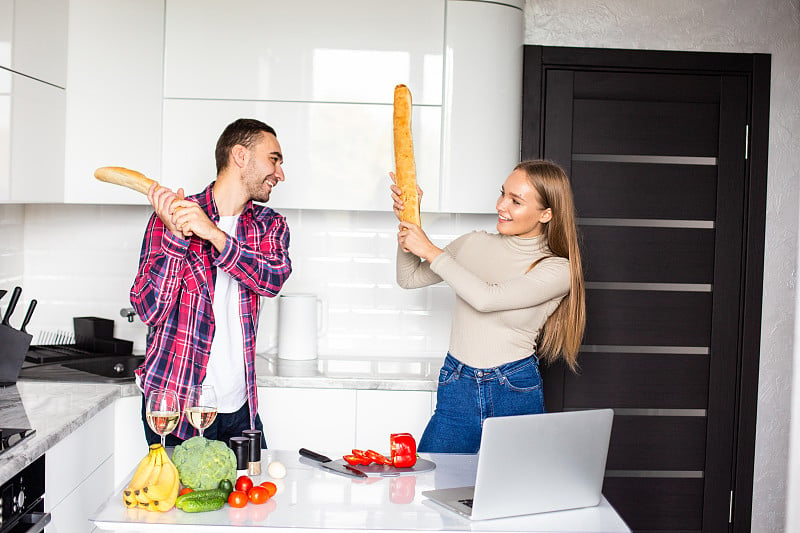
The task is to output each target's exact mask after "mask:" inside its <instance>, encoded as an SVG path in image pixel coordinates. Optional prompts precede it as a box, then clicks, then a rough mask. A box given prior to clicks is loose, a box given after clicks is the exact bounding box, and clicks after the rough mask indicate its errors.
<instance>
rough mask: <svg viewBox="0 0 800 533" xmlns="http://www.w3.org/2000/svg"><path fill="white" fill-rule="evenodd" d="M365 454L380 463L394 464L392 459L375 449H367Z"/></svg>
mask: <svg viewBox="0 0 800 533" xmlns="http://www.w3.org/2000/svg"><path fill="white" fill-rule="evenodd" d="M364 455H365V456H366V457H367V458H368V459H370V460H372V461H373V462H375V463H378V464H379V465H390V464H392V460H391V459H389V458H388V457H386V456H385V455H383V454H380V453H378V452H376V451H375V450H367V451H365V452H364Z"/></svg>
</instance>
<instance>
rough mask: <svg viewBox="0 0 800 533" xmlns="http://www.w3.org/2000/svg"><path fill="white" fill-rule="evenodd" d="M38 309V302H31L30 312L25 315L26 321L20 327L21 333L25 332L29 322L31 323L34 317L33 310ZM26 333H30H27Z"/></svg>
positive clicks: (29, 305)
mask: <svg viewBox="0 0 800 533" xmlns="http://www.w3.org/2000/svg"><path fill="white" fill-rule="evenodd" d="M34 309H36V300H35V299H34V300H31V303H29V304H28V312H27V313H25V319H24V320H23V321H22V325H21V326H20V327H19V330H20V331H25V326H27V325H28V322H30V321H31V317H32V316H33V310H34ZM25 333H28V332H27V331H25Z"/></svg>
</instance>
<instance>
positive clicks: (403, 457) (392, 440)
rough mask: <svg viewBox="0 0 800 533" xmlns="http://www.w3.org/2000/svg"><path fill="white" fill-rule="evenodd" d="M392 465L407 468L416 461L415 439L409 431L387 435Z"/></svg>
mask: <svg viewBox="0 0 800 533" xmlns="http://www.w3.org/2000/svg"><path fill="white" fill-rule="evenodd" d="M389 445H390V446H391V450H392V455H391V460H392V465H394V466H396V467H397V468H408V467H411V466H414V465H415V464H416V463H417V441H415V440H414V437H413V435H411V433H392V434H391V435H390V436H389Z"/></svg>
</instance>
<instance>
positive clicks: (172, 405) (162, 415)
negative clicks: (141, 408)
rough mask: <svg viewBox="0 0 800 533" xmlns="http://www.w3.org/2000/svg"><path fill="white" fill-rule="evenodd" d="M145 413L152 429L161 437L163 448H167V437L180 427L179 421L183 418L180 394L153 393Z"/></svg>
mask: <svg viewBox="0 0 800 533" xmlns="http://www.w3.org/2000/svg"><path fill="white" fill-rule="evenodd" d="M145 413H146V414H145V416H146V417H147V424H148V425H149V426H150V429H152V430H153V431H154V432H155V433H157V434H158V435H161V446H165V445H166V438H167V435H168V434H170V433H172V430H174V429H175V428H176V427H177V426H178V419H179V418H180V417H181V406H180V404H179V403H178V394H177V393H176V392H175V391H174V390H168V389H157V390H154V391H151V392H150V395H149V396H147V409H146V411H145Z"/></svg>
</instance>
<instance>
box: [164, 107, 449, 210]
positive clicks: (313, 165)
mask: <svg viewBox="0 0 800 533" xmlns="http://www.w3.org/2000/svg"><path fill="white" fill-rule="evenodd" d="M239 117H250V118H257V119H259V120H263V121H264V122H266V123H267V124H269V125H271V126H273V127H274V128H275V130H276V131H277V133H278V140H279V141H280V143H281V148H282V149H283V155H284V158H285V163H284V165H283V169H284V171H285V173H286V181H285V182H283V183H280V184H279V185H278V186H277V187H276V188H275V191H274V192H273V193H272V196H271V198H270V202H269V205H270V206H271V207H284V208H297V209H336V210H386V211H389V210H391V199H390V198H389V178H388V172H389V171H390V170H392V169H393V168H394V152H393V148H392V146H393V140H392V106H390V105H383V104H335V103H308V102H256V101H224V100H178V99H168V100H166V101H165V103H164V155H163V161H164V167H163V168H164V171H163V182H164V184H166V185H169V186H172V187H184V188H185V189H186V191H187V194H189V193H195V192H198V191H200V190H201V189H202V188H203V187H205V186H206V185H208V183H210V182H211V180H213V179H214V176H215V175H216V170H215V167H214V147H215V145H216V142H217V138H218V137H219V135H220V133H222V130H223V129H224V128H225V126H227V125H228V124H229V123H230V122H232V121H233V120H235V119H236V118H239ZM412 120H413V121H414V143H415V150H416V154H415V156H416V161H417V174H418V175H419V177H420V178H419V181H420V186H421V187H422V188H423V190H424V191H425V204H426V205H433V206H435V205H437V203H438V186H437V181H438V176H439V136H440V132H441V115H440V108H439V107H425V106H415V107H414V111H413V116H412Z"/></svg>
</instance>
